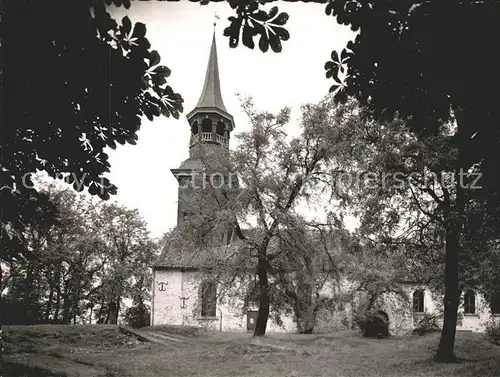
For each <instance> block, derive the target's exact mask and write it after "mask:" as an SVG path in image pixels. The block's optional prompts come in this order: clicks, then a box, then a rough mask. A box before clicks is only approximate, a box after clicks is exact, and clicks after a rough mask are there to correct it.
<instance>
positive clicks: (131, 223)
mask: <svg viewBox="0 0 500 377" xmlns="http://www.w3.org/2000/svg"><path fill="white" fill-rule="evenodd" d="M96 223H97V225H98V227H99V228H100V232H99V233H100V237H102V238H101V239H102V241H103V242H104V257H105V259H104V267H103V270H102V271H101V289H100V291H99V295H100V299H101V305H100V308H99V310H100V312H101V315H100V316H99V317H100V318H103V319H104V321H105V322H106V323H110V324H117V322H118V317H119V314H120V310H121V308H122V300H123V299H124V298H127V297H132V298H133V299H136V300H135V301H144V300H145V299H147V297H145V295H144V290H145V289H146V287H149V286H150V284H148V282H149V279H150V277H149V276H148V275H147V274H146V273H145V270H146V271H147V270H148V269H149V267H148V266H149V265H150V264H151V263H152V260H153V257H154V251H155V245H154V243H153V242H152V241H151V240H150V239H149V232H148V230H147V225H146V223H145V222H144V220H143V219H142V218H141V217H140V215H139V212H138V211H137V210H129V209H127V208H125V207H123V206H118V205H116V204H103V205H102V206H101V208H100V212H99V213H98V218H97V219H96ZM138 298H139V299H138ZM102 315H104V317H102Z"/></svg>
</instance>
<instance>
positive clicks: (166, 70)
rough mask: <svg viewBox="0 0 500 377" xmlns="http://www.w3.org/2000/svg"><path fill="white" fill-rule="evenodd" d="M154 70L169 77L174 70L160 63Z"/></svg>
mask: <svg viewBox="0 0 500 377" xmlns="http://www.w3.org/2000/svg"><path fill="white" fill-rule="evenodd" d="M153 72H155V73H157V74H159V75H162V76H163V77H168V76H170V73H172V71H171V70H170V69H169V68H168V67H165V66H164V65H159V66H158V67H156V68H155V69H154V70H153Z"/></svg>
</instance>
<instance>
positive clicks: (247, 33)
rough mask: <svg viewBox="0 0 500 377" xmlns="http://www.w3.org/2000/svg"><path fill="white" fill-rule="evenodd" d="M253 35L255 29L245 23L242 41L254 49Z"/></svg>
mask: <svg viewBox="0 0 500 377" xmlns="http://www.w3.org/2000/svg"><path fill="white" fill-rule="evenodd" d="M253 36H254V30H253V29H252V28H251V27H250V26H248V25H245V26H244V27H243V35H242V42H243V45H245V46H246V47H248V48H250V49H252V50H253V48H254V47H255V43H254V42H253Z"/></svg>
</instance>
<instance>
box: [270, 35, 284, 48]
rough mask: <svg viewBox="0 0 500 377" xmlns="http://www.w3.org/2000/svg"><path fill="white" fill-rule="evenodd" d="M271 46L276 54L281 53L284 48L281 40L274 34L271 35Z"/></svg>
mask: <svg viewBox="0 0 500 377" xmlns="http://www.w3.org/2000/svg"><path fill="white" fill-rule="evenodd" d="M269 44H270V45H271V49H272V50H273V51H274V52H281V49H282V46H281V41H280V39H279V38H278V37H277V36H275V35H274V34H270V35H269Z"/></svg>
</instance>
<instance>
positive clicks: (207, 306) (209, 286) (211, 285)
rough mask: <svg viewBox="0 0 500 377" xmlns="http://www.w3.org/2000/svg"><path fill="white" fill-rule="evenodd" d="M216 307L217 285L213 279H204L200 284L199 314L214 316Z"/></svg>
mask: <svg viewBox="0 0 500 377" xmlns="http://www.w3.org/2000/svg"><path fill="white" fill-rule="evenodd" d="M216 309H217V286H216V284H215V282H213V281H206V282H204V283H203V284H202V286H201V316H202V317H215V316H216Z"/></svg>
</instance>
